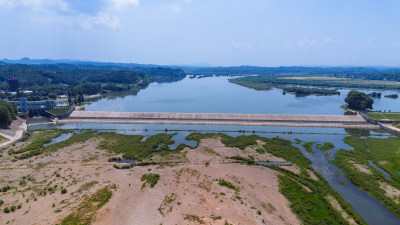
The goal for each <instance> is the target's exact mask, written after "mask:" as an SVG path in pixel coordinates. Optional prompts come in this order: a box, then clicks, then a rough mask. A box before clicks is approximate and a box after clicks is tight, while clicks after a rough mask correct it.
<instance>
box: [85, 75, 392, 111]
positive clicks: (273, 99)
mask: <svg viewBox="0 0 400 225" xmlns="http://www.w3.org/2000/svg"><path fill="white" fill-rule="evenodd" d="M349 91H350V90H349V89H341V90H340V92H341V95H340V96H338V95H335V96H307V97H296V96H294V95H292V94H286V95H283V93H282V90H280V89H272V90H269V91H256V90H253V89H249V88H245V87H242V86H239V85H236V84H233V83H230V82H229V81H228V78H227V77H210V78H202V79H190V78H185V79H183V80H182V81H179V82H174V83H163V84H158V83H153V84H151V85H150V86H149V87H148V88H146V89H144V90H141V91H140V92H139V93H138V94H137V95H136V96H133V95H131V96H125V97H117V98H113V99H101V100H99V101H97V102H95V103H93V104H92V105H89V106H86V110H88V111H114V112H188V113H190V112H192V113H195V112H198V113H250V114H317V115H324V114H326V115H343V113H344V110H343V109H341V108H340V106H341V105H343V104H344V99H345V97H346V95H347V93H348V92H349ZM364 91H365V92H367V93H370V92H372V91H373V90H364ZM377 92H382V98H381V99H374V100H375V104H374V109H376V110H392V111H398V112H400V104H399V103H400V100H399V99H388V98H384V97H383V95H387V94H394V93H397V94H399V95H400V93H399V92H397V91H380V90H377Z"/></svg>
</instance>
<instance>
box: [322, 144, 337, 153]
mask: <svg viewBox="0 0 400 225" xmlns="http://www.w3.org/2000/svg"><path fill="white" fill-rule="evenodd" d="M334 148H335V145H333V144H332V143H330V142H325V143H324V145H322V146H320V147H319V150H321V151H323V152H324V151H328V150H331V149H334Z"/></svg>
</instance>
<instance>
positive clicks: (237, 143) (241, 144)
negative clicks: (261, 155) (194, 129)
mask: <svg viewBox="0 0 400 225" xmlns="http://www.w3.org/2000/svg"><path fill="white" fill-rule="evenodd" d="M218 137H220V138H221V142H222V143H223V144H224V145H225V146H227V147H236V148H239V149H241V150H245V149H246V148H247V147H248V146H251V145H256V144H257V140H259V139H261V138H260V137H259V136H257V135H248V136H247V135H242V136H238V137H231V136H228V135H226V134H222V133H218V134H214V133H206V134H202V133H191V134H189V135H188V136H186V140H189V141H196V142H197V146H198V145H199V143H200V140H201V139H207V138H218ZM197 146H196V147H197Z"/></svg>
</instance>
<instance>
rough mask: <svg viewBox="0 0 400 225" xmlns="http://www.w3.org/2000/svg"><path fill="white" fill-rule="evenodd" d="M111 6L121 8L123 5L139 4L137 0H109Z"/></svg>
mask: <svg viewBox="0 0 400 225" xmlns="http://www.w3.org/2000/svg"><path fill="white" fill-rule="evenodd" d="M109 1H110V2H111V4H112V6H113V7H114V8H116V9H122V8H123V7H124V6H128V5H134V6H139V0H109Z"/></svg>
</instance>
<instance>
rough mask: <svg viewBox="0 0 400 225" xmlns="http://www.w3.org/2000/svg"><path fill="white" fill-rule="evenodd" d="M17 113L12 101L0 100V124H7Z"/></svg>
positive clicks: (2, 125)
mask: <svg viewBox="0 0 400 225" xmlns="http://www.w3.org/2000/svg"><path fill="white" fill-rule="evenodd" d="M17 114H18V109H17V105H16V104H15V103H13V102H3V101H0V126H1V127H4V126H9V125H10V124H11V122H12V120H13V119H15V117H16V116H17Z"/></svg>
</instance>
